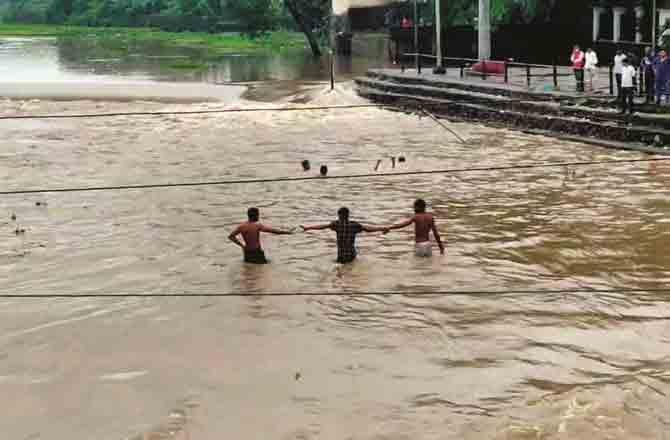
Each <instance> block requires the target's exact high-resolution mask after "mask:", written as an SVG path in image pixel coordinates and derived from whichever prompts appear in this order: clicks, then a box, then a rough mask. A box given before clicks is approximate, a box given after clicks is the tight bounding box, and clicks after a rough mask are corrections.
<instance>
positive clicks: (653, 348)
mask: <svg viewBox="0 0 670 440" xmlns="http://www.w3.org/2000/svg"><path fill="white" fill-rule="evenodd" d="M297 93H298V95H300V96H298V95H295V94H294V95H293V96H282V97H278V98H277V99H276V100H275V102H272V103H267V102H258V101H252V100H251V98H253V97H254V94H253V93H252V94H249V93H246V94H242V95H241V96H240V97H237V98H234V99H233V98H230V100H229V101H225V102H218V103H199V104H159V103H146V102H144V103H143V102H134V103H118V102H117V103H113V102H92V101H77V102H47V101H4V102H2V103H0V112H2V113H3V114H45V113H68V112H71V113H74V112H77V113H79V112H81V113H84V112H90V113H92V112H110V111H119V110H123V111H135V110H137V111H144V110H158V109H161V110H164V109H166V108H168V109H174V110H193V109H217V108H232V107H276V106H296V105H303V104H304V103H306V104H308V105H321V104H323V105H333V104H349V103H360V102H362V101H361V100H360V99H359V98H357V97H355V95H354V93H353V92H352V91H351V86H350V85H348V84H341V85H340V86H338V88H337V90H336V91H335V92H333V93H328V92H327V91H326V90H324V89H323V88H322V86H319V85H316V86H312V87H310V88H308V89H303V90H302V91H300V92H297ZM292 101H297V102H300V103H302V104H295V103H294V102H292ZM450 126H451V127H452V128H453V129H454V130H456V131H457V132H458V133H459V134H460V135H461V136H463V137H464V138H465V139H466V140H467V141H468V143H467V145H463V144H460V143H458V142H457V141H455V140H454V138H453V137H450V135H449V134H448V133H447V132H446V131H444V130H443V129H442V128H440V127H439V126H436V124H435V123H434V122H433V121H431V120H430V119H428V118H423V119H420V118H418V117H417V116H415V115H406V114H403V113H394V112H389V111H386V110H382V109H376V108H365V109H339V110H324V111H301V112H271V111H267V112H255V113H220V114H204V115H191V116H185V115H174V116H158V117H150V116H139V117H138V116H135V117H130V116H127V117H116V118H99V119H58V120H22V121H16V120H13V121H0V135H1V136H2V139H3V148H2V151H1V152H0V154H1V156H2V161H0V182H1V183H2V188H3V189H5V190H12V189H26V188H38V187H52V188H58V187H74V186H93V185H115V184H141V183H165V182H193V181H203V180H212V179H251V178H266V177H267V178H272V177H283V176H302V175H305V173H303V171H302V170H301V167H300V161H302V160H303V159H309V160H310V161H311V162H312V164H313V168H317V167H318V165H321V164H327V165H328V167H329V169H330V174H331V175H341V174H351V173H366V172H371V171H372V170H373V168H374V166H375V164H376V162H377V160H379V159H382V161H383V162H382V166H381V169H380V171H381V172H394V171H413V170H429V169H436V168H442V169H444V168H466V167H472V166H477V167H481V166H487V165H492V166H498V165H513V164H526V163H536V162H557V161H561V162H563V161H574V160H580V161H581V160H609V159H627V158H639V157H643V156H642V155H638V154H637V153H631V152H621V151H614V150H606V149H601V148H598V147H593V146H588V145H584V144H578V143H569V142H563V141H557V140H554V139H550V138H544V137H537V136H529V135H525V134H521V133H518V132H513V131H507V130H499V129H493V128H487V127H483V126H481V125H476V124H464V123H457V124H456V123H455V124H450ZM400 154H403V155H405V156H406V158H407V161H406V162H405V163H403V164H399V165H398V167H396V168H395V170H394V169H392V168H391V166H390V159H389V157H390V156H398V155H400ZM310 173H311V174H310ZM313 173H314V172H313V171H312V172H309V173H307V174H308V175H312V174H313ZM669 173H670V165H663V163H657V164H629V165H625V164H624V165H618V166H616V167H612V166H589V167H576V168H570V169H530V170H519V171H504V172H476V173H461V174H449V175H440V174H435V175H419V176H412V177H401V176H396V177H393V176H389V177H384V178H374V179H357V180H344V179H343V180H315V181H309V182H284V183H267V184H266V183H257V184H240V185H234V186H233V185H231V186H211V187H198V188H173V189H156V190H136V191H106V192H87V193H64V194H53V193H52V194H41V195H29V196H5V197H2V198H1V199H0V231H3V232H2V235H3V240H2V241H0V288H1V291H2V292H7V293H24V294H29V293H72V294H76V293H97V294H103V295H104V294H111V293H161V294H164V293H191V294H196V293H245V294H248V295H246V296H242V297H229V298H202V297H197V298H196V297H194V298H82V299H68V300H66V299H4V300H0V301H1V302H0V393H1V394H2V396H3V397H4V399H5V401H6V402H7V403H8V404H7V405H5V408H4V414H3V417H2V418H0V431H1V432H3V437H4V438H8V439H67V440H88V439H101V440H107V439H109V440H112V439H114V440H118V439H132V440H145V439H152V440H157V439H168V438H174V439H179V440H184V439H189V440H202V439H205V440H210V439H221V438H226V437H236V438H241V439H259V440H260V439H263V440H265V439H268V438H276V439H361V440H363V439H364V440H382V439H389V440H390V439H483V438H486V439H491V438H492V439H501V440H502V439H523V440H526V439H578V438H590V439H622V440H623V439H626V440H628V439H662V438H666V436H667V434H666V432H667V431H668V424H669V423H670V416H668V412H669V410H670V404H669V403H668V399H667V396H666V394H668V393H669V392H670V356H669V355H668V350H667V347H668V342H669V339H670V327H669V326H668V319H669V318H670V303H668V297H667V294H661V293H637V294H631V293H627V294H623V293H622V294H617V293H608V294H604V293H589V294H585V293H570V292H568V293H563V294H547V293H540V292H538V293H514V291H515V290H516V291H519V290H524V291H528V290H546V289H567V290H570V289H575V290H579V289H583V288H599V289H611V288H620V287H621V288H645V289H653V288H659V287H664V286H666V285H667V283H668V278H669V276H670V271H669V268H670V257H669V256H668V252H667V249H668V246H669V245H670V222H669V221H668V219H667V212H668V209H669V208H670V202H669V201H668V197H667V187H668V183H670V180H669V178H668V174H669ZM416 197H424V198H426V199H427V200H428V202H429V204H430V208H431V209H432V210H433V211H434V212H435V213H436V215H437V217H438V219H439V228H440V230H441V231H442V233H443V236H444V238H445V239H446V244H447V253H446V255H445V256H444V257H440V256H434V257H433V258H432V259H430V260H420V259H417V258H415V257H414V256H413V253H412V250H413V246H412V243H411V240H412V231H410V230H404V231H397V232H393V233H390V234H388V235H380V234H369V235H365V236H363V237H361V239H360V243H359V246H360V251H361V258H360V260H359V261H357V262H356V263H355V264H353V265H350V266H348V267H341V266H338V265H336V264H335V263H334V259H335V242H334V237H333V235H332V233H330V232H323V233H318V232H311V233H298V234H295V235H293V236H280V237H266V238H265V242H264V243H265V248H266V251H267V253H268V255H269V256H270V258H271V259H272V264H271V265H267V266H262V267H250V266H248V265H245V264H243V263H242V262H241V255H240V252H239V249H237V248H236V247H235V246H234V245H232V244H231V243H229V242H228V240H227V235H228V233H229V232H230V231H231V229H232V228H233V227H234V226H235V225H236V224H237V223H238V222H240V221H242V220H244V218H245V212H246V209H247V207H249V206H258V207H259V208H260V209H261V215H262V217H263V221H265V222H267V223H269V224H272V225H275V226H281V227H293V226H297V225H298V224H300V223H314V222H322V221H328V220H331V219H333V218H334V217H335V212H336V210H337V208H339V207H340V206H342V205H347V206H349V207H350V208H351V210H352V216H353V217H354V218H356V219H358V220H361V221H364V222H367V223H371V224H385V223H388V222H391V221H393V222H395V221H399V220H401V219H404V218H405V217H406V216H407V215H409V214H410V213H411V206H412V202H413V200H414V199H415V198H416ZM38 203H39V206H38ZM12 214H15V216H16V220H12V219H11V217H12ZM17 228H19V229H25V234H20V235H15V234H14V231H15V229H17ZM454 290H496V291H501V292H503V291H511V292H512V293H506V294H495V295H466V294H446V295H445V294H437V293H436V294H435V295H430V296H423V297H416V296H410V295H402V293H405V292H439V291H454ZM343 291H346V292H385V293H389V292H394V293H398V295H394V296H388V295H374V296H365V297H362V296H354V297H337V296H332V297H316V296H303V297H266V296H259V295H257V294H258V293H263V292H265V293H270V292H274V293H277V292H305V293H308V292H343Z"/></svg>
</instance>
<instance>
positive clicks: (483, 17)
mask: <svg viewBox="0 0 670 440" xmlns="http://www.w3.org/2000/svg"><path fill="white" fill-rule="evenodd" d="M490 1H491V0H479V15H478V20H477V21H478V31H477V35H478V43H479V44H478V58H479V59H480V60H482V61H484V60H488V59H490V58H491V3H490Z"/></svg>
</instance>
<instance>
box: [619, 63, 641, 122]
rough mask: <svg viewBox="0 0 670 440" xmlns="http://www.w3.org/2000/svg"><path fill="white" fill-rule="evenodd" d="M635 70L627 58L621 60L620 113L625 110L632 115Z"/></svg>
mask: <svg viewBox="0 0 670 440" xmlns="http://www.w3.org/2000/svg"><path fill="white" fill-rule="evenodd" d="M636 76H637V70H636V69H635V67H633V66H631V65H630V63H629V62H628V60H627V59H624V61H623V67H622V68H621V113H622V114H624V113H626V110H628V112H629V113H630V114H631V115H632V114H633V104H634V96H635V77H636Z"/></svg>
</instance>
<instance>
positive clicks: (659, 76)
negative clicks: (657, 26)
mask: <svg viewBox="0 0 670 440" xmlns="http://www.w3.org/2000/svg"><path fill="white" fill-rule="evenodd" d="M669 63H670V61H668V53H667V52H666V51H665V50H661V51H659V53H658V57H657V58H656V60H654V78H655V84H654V87H655V89H656V90H655V91H656V104H658V105H660V104H661V98H663V97H664V96H667V93H668V92H667V86H668V77H670V65H669Z"/></svg>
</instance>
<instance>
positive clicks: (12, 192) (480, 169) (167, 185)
mask: <svg viewBox="0 0 670 440" xmlns="http://www.w3.org/2000/svg"><path fill="white" fill-rule="evenodd" d="M662 161H670V157H654V158H647V159H613V160H603V161H581V162H553V163H552V162H549V163H533V164H527V165H503V166H497V167H474V168H447V169H441V170H425V171H402V172H398V173H361V174H343V175H338V176H305V177H275V178H267V179H231V180H210V181H203V182H181V183H146V184H137V185H109V186H89V187H72V188H36V189H18V190H7V191H0V195H4V196H7V195H21V194H43V193H70V192H87V191H122V190H139V189H160V188H187V187H198V186H221V185H244V184H256V183H280V182H307V181H312V180H319V181H328V180H344V179H369V178H387V177H401V176H422V175H437V174H457V173H472V172H496V171H515V170H530V169H540V168H562V167H577V166H593V165H621V164H633V163H650V162H662Z"/></svg>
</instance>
